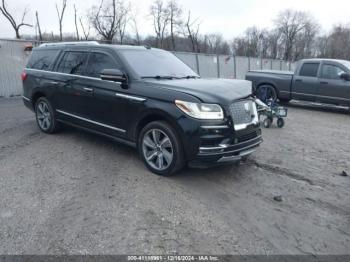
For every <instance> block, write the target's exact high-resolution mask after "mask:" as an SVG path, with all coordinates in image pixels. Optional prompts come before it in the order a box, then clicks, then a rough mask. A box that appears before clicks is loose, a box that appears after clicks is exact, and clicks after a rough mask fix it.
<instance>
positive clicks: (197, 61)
mask: <svg viewBox="0 0 350 262" xmlns="http://www.w3.org/2000/svg"><path fill="white" fill-rule="evenodd" d="M196 66H197V74H198V75H201V74H200V72H199V59H198V53H196Z"/></svg>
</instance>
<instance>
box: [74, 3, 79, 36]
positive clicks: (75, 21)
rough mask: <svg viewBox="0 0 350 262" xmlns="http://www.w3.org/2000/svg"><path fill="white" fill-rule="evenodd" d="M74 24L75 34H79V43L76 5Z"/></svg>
mask: <svg viewBox="0 0 350 262" xmlns="http://www.w3.org/2000/svg"><path fill="white" fill-rule="evenodd" d="M74 24H75V32H76V34H77V40H78V41H79V40H80V37H79V30H78V18H77V8H76V6H75V4H74Z"/></svg>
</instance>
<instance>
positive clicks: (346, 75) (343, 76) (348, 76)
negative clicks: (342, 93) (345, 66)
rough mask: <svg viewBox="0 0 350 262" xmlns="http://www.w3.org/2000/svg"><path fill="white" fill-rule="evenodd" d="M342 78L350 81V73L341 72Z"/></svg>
mask: <svg viewBox="0 0 350 262" xmlns="http://www.w3.org/2000/svg"><path fill="white" fill-rule="evenodd" d="M340 79H343V80H345V81H350V74H348V73H341V74H340Z"/></svg>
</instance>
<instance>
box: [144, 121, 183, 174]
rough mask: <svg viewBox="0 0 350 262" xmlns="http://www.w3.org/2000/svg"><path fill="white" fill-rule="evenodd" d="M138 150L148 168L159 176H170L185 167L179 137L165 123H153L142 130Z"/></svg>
mask: <svg viewBox="0 0 350 262" xmlns="http://www.w3.org/2000/svg"><path fill="white" fill-rule="evenodd" d="M138 150H139V154H140V157H141V158H142V160H143V162H144V164H145V165H146V167H147V168H148V169H149V170H150V171H152V172H153V173H155V174H157V175H161V176H169V175H172V174H174V173H175V172H177V171H179V170H180V169H181V168H183V166H184V158H183V148H182V145H181V142H180V139H179V136H178V135H177V133H176V132H175V130H174V129H173V128H172V127H171V126H170V125H169V124H168V123H166V122H164V121H155V122H151V123H149V124H147V125H146V126H145V127H144V128H143V129H142V130H141V132H140V135H139V137H138Z"/></svg>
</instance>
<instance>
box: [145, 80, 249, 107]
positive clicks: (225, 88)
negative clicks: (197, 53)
mask: <svg viewBox="0 0 350 262" xmlns="http://www.w3.org/2000/svg"><path fill="white" fill-rule="evenodd" d="M146 81H147V82H151V83H154V84H156V85H157V86H158V87H161V88H167V89H170V90H176V91H178V92H183V93H186V94H189V95H193V96H195V97H197V98H199V99H200V100H201V101H202V102H205V103H215V104H217V103H221V104H230V103H231V102H232V101H233V100H237V99H241V98H245V97H248V96H249V95H251V94H252V84H251V82H250V81H246V80H232V79H219V78H213V79H203V78H199V79H174V80H156V79H147V80H146Z"/></svg>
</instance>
